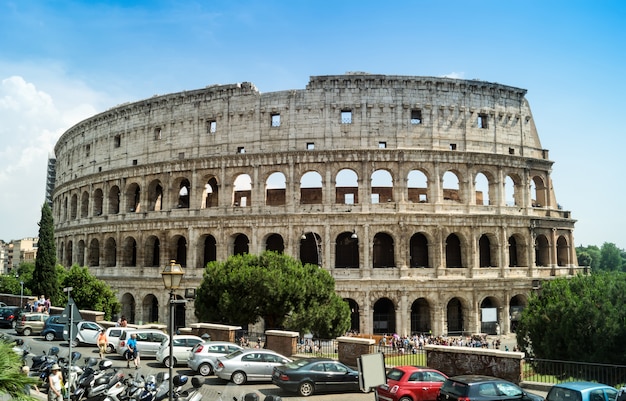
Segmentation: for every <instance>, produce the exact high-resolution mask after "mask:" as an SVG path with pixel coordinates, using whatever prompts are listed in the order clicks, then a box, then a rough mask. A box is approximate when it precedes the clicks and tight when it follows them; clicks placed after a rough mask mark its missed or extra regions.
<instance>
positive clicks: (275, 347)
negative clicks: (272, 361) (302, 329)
mask: <svg viewBox="0 0 626 401" xmlns="http://www.w3.org/2000/svg"><path fill="white" fill-rule="evenodd" d="M299 335H300V334H299V333H298V332H297V331H283V330H266V331H265V348H267V349H271V350H272V351H276V352H278V353H279V354H281V355H284V356H286V357H289V358H291V356H292V355H294V354H295V353H296V352H297V347H298V336H299Z"/></svg>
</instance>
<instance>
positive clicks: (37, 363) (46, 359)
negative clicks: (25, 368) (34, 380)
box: [30, 347, 59, 373]
mask: <svg viewBox="0 0 626 401" xmlns="http://www.w3.org/2000/svg"><path fill="white" fill-rule="evenodd" d="M58 360H59V347H50V349H49V350H48V352H47V353H46V352H44V353H43V354H42V355H37V356H34V357H33V363H32V365H31V367H30V371H31V372H33V373H34V372H39V371H40V370H41V369H42V367H43V368H45V367H46V366H52V365H53V364H55V363H57V362H58Z"/></svg>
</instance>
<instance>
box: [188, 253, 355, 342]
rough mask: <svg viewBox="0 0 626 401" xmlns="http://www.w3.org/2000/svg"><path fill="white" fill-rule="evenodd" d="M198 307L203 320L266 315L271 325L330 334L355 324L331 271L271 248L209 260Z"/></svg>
mask: <svg viewBox="0 0 626 401" xmlns="http://www.w3.org/2000/svg"><path fill="white" fill-rule="evenodd" d="M195 311H196V312H195V313H196V317H197V318H198V319H199V320H200V321H206V322H215V323H225V324H236V325H240V324H249V323H256V322H258V321H259V319H260V318H263V319H264V320H265V324H266V327H267V328H286V329H290V330H296V331H299V332H308V331H311V332H313V333H324V334H329V336H331V334H332V336H335V335H338V334H343V333H344V332H345V331H346V330H348V328H349V325H350V319H349V309H348V304H347V303H346V302H345V301H343V300H342V299H341V298H339V297H338V296H337V294H336V293H335V281H334V279H333V278H332V276H331V275H330V273H328V272H327V271H326V270H324V269H321V268H319V267H318V266H314V265H309V264H307V265H304V266H303V265H302V263H301V262H300V261H298V260H296V259H293V258H291V257H290V256H287V255H284V254H278V253H276V252H269V251H268V252H264V253H262V254H261V255H259V256H256V255H250V254H244V255H235V256H231V257H230V258H228V260H227V261H225V262H211V263H209V264H208V265H207V267H206V268H205V271H204V277H203V279H202V283H201V284H200V287H199V288H198V292H197V297H196V301H195ZM331 332H332V333H331Z"/></svg>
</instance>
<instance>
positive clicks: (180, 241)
mask: <svg viewBox="0 0 626 401" xmlns="http://www.w3.org/2000/svg"><path fill="white" fill-rule="evenodd" d="M170 246H171V248H170V255H173V256H172V257H170V260H175V261H176V263H178V264H179V265H181V267H187V238H185V236H184V235H175V236H173V237H172V241H171V243H170Z"/></svg>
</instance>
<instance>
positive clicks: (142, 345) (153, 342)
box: [117, 329, 168, 358]
mask: <svg viewBox="0 0 626 401" xmlns="http://www.w3.org/2000/svg"><path fill="white" fill-rule="evenodd" d="M133 334H137V351H139V356H140V357H141V358H144V357H155V356H156V354H157V351H158V350H159V347H160V346H161V343H162V342H163V340H165V339H166V338H168V336H167V334H165V333H164V332H162V331H161V330H157V329H132V330H126V331H124V332H123V333H122V335H121V336H120V343H119V347H117V353H118V355H122V356H124V353H125V352H126V342H127V341H128V340H129V339H130V336H131V335H133Z"/></svg>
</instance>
